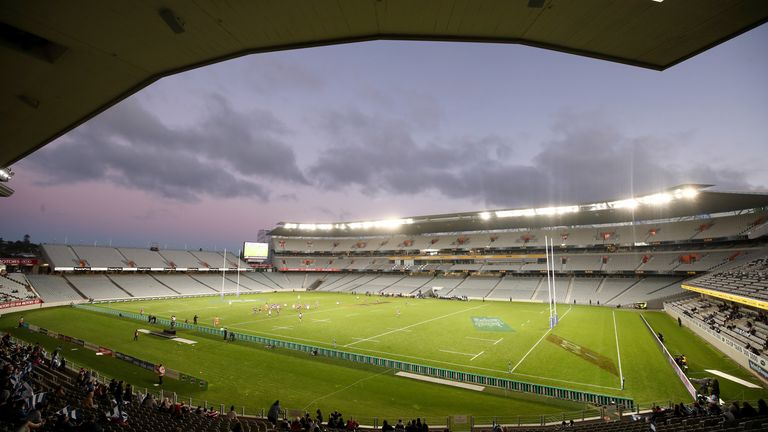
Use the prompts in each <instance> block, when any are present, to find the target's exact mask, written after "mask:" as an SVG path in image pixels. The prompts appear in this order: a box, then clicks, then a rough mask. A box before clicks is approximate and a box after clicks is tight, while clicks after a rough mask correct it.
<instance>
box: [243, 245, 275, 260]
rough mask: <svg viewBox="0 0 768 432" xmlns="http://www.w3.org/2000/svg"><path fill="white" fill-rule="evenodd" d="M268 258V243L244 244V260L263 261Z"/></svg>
mask: <svg viewBox="0 0 768 432" xmlns="http://www.w3.org/2000/svg"><path fill="white" fill-rule="evenodd" d="M268 256H269V243H253V242H245V244H244V245H243V257H245V259H255V260H265V259H267V257H268Z"/></svg>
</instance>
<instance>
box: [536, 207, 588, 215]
mask: <svg viewBox="0 0 768 432" xmlns="http://www.w3.org/2000/svg"><path fill="white" fill-rule="evenodd" d="M534 211H535V212H536V214H537V215H550V216H551V215H561V214H567V213H578V211H579V206H565V207H542V208H537V209H535V210H534Z"/></svg>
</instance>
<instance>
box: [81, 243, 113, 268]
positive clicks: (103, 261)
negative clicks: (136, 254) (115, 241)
mask: <svg viewBox="0 0 768 432" xmlns="http://www.w3.org/2000/svg"><path fill="white" fill-rule="evenodd" d="M72 250H73V251H74V252H75V255H77V257H78V258H80V259H81V260H84V261H85V262H87V263H88V266H89V267H99V268H104V267H127V265H126V264H127V260H126V259H125V257H124V256H123V255H122V254H121V253H120V252H118V250H117V249H115V248H113V247H101V246H72Z"/></svg>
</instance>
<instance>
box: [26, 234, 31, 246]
mask: <svg viewBox="0 0 768 432" xmlns="http://www.w3.org/2000/svg"><path fill="white" fill-rule="evenodd" d="M31 238H32V237H30V236H29V234H24V244H29V240H30V239H31Z"/></svg>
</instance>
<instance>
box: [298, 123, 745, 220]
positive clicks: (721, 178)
mask: <svg viewBox="0 0 768 432" xmlns="http://www.w3.org/2000/svg"><path fill="white" fill-rule="evenodd" d="M322 125H323V130H324V131H325V133H327V134H328V135H329V137H330V142H332V143H333V144H332V145H330V146H329V147H328V148H327V149H326V150H325V151H324V152H323V153H321V155H320V156H319V158H318V160H317V161H316V163H315V164H314V165H312V166H311V167H310V168H309V172H310V173H311V175H312V176H313V178H315V179H316V181H317V182H318V184H319V185H320V186H321V187H325V188H354V189H357V190H359V191H362V192H363V193H365V194H368V195H380V194H393V195H416V194H430V193H433V192H437V193H438V194H439V195H441V196H444V197H447V198H451V199H468V200H472V201H477V202H480V203H483V204H484V205H486V206H489V207H512V206H528V205H550V204H552V205H554V204H569V203H575V202H584V201H591V200H601V199H612V198H620V197H625V196H631V195H633V194H643V193H649V192H654V191H657V190H660V189H663V188H668V187H671V186H675V185H677V184H680V183H686V182H699V183H713V184H717V185H720V186H724V187H731V188H735V189H740V190H749V189H752V188H753V186H752V185H750V184H749V182H748V181H747V180H746V179H745V177H744V175H743V174H742V173H741V172H739V171H738V170H734V169H729V168H726V167H718V166H715V165H712V164H709V165H708V166H707V167H705V168H702V165H701V164H699V163H697V162H696V160H695V157H693V156H695V150H692V149H691V148H690V146H687V145H686V144H685V143H680V142H676V141H673V140H672V139H666V138H663V137H661V138H659V137H654V136H627V135H626V134H624V133H623V132H622V131H621V130H620V129H619V128H618V127H616V126H613V125H612V124H611V122H610V121H609V119H607V118H606V116H603V115H599V113H593V112H589V113H576V112H563V113H560V114H559V115H558V116H557V118H556V120H555V121H554V124H553V125H552V129H551V136H552V138H551V139H549V140H547V141H544V142H540V143H535V144H533V145H535V146H536V148H537V149H538V150H536V151H534V153H535V156H534V157H533V158H532V159H531V160H517V159H516V154H518V153H517V152H516V149H518V148H519V147H518V146H520V145H521V144H520V143H516V142H513V141H511V140H509V139H506V138H504V137H499V136H495V135H489V136H484V137H462V138H457V139H453V140H441V141H439V142H419V141H417V139H416V138H414V137H415V136H416V134H415V133H414V131H413V129H412V128H411V127H410V126H409V122H408V121H407V120H405V119H398V118H392V117H386V116H381V115H371V114H366V113H363V112H361V111H354V110H352V111H344V112H332V113H327V114H326V115H325V117H324V119H323V122H322ZM673 150H674V151H673ZM670 157H674V159H672V160H670V159H669V158H670Z"/></svg>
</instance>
